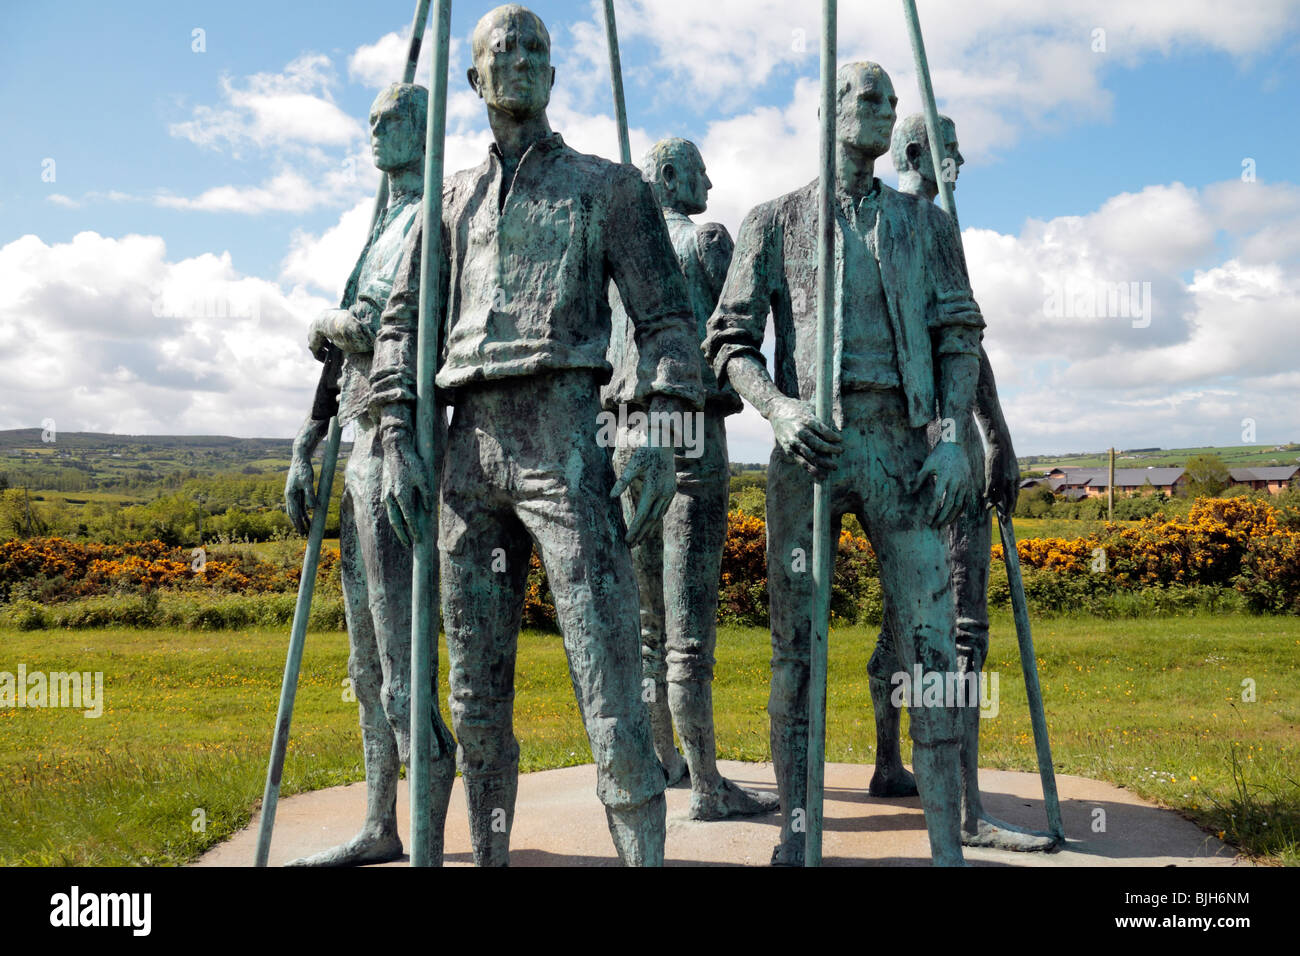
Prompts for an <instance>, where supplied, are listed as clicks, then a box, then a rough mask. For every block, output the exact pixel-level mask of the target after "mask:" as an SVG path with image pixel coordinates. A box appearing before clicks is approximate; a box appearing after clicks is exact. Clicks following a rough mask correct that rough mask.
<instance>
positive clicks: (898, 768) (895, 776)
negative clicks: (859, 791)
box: [867, 763, 920, 797]
mask: <svg viewBox="0 0 1300 956" xmlns="http://www.w3.org/2000/svg"><path fill="white" fill-rule="evenodd" d="M919 792H920V791H918V790H917V789H916V777H915V776H913V775H912V773H911V771H909V770H907V769H905V768H904V767H903V765H902V764H901V763H899V764H894V765H893V766H890V765H889V764H877V765H876V772H875V773H873V774H872V775H871V783H870V784H869V785H868V786H867V793H869V794H871V795H872V796H873V797H915V796H917V795H918V793H919Z"/></svg>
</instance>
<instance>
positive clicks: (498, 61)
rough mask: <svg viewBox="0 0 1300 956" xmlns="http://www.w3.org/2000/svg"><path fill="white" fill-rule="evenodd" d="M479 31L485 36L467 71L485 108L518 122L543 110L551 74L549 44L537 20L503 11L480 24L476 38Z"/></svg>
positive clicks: (552, 72)
mask: <svg viewBox="0 0 1300 956" xmlns="http://www.w3.org/2000/svg"><path fill="white" fill-rule="evenodd" d="M489 16H491V15H489ZM480 31H482V32H483V33H484V34H485V36H484V38H483V42H482V45H481V47H480V48H478V49H476V50H475V56H474V68H473V69H472V70H471V71H470V82H471V83H473V84H474V88H475V89H476V90H477V91H478V95H479V96H481V97H482V98H483V99H484V100H485V101H486V102H487V105H488V106H490V107H492V108H494V109H497V110H500V111H502V112H504V113H508V114H509V115H511V116H514V117H517V118H518V119H526V118H528V117H530V116H535V115H537V114H538V113H540V112H542V111H543V110H544V109H546V104H547V103H549V102H550V99H551V85H552V84H553V83H554V82H555V70H553V69H552V68H551V47H550V42H549V41H548V40H547V38H546V34H544V33H543V32H542V31H541V30H540V29H539V28H538V22H537V20H536V19H535V18H534V17H533V16H532V15H531V14H529V13H527V12H526V11H521V10H503V11H502V12H501V13H499V14H498V15H496V16H494V17H492V19H490V20H489V21H488V22H486V23H481V24H480V25H479V27H478V28H477V29H476V30H475V34H476V36H477V35H478V34H479V33H480Z"/></svg>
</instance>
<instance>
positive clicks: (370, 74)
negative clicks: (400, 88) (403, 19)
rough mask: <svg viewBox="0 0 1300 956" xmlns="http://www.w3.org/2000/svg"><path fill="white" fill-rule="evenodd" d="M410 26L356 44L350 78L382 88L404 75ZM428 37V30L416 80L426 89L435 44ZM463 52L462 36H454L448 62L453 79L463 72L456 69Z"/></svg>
mask: <svg viewBox="0 0 1300 956" xmlns="http://www.w3.org/2000/svg"><path fill="white" fill-rule="evenodd" d="M408 29H409V27H407V28H405V29H403V30H402V32H401V33H398V32H396V31H394V32H392V33H385V34H384V35H383V36H382V37H380V38H379V39H378V40H376V41H375V42H374V43H363V44H362V45H361V46H359V47H357V48H356V50H354V51H353V52H352V55H351V56H349V57H348V76H349V78H351V79H352V80H355V81H356V82H358V83H360V84H361V85H362V86H368V87H370V88H371V89H376V90H378V89H383V88H384V87H385V86H387V85H388V84H389V83H396V82H398V81H399V80H400V79H401V78H402V71H403V70H404V69H405V68H406V54H407V51H408V49H409V48H410V41H409V40H408V39H407V30H408ZM429 40H430V34H429V33H428V32H426V33H425V35H424V41H423V42H422V43H421V44H420V58H419V59H418V60H417V61H416V66H415V82H416V83H419V84H420V85H421V86H423V87H426V88H427V87H428V85H429V74H430V70H431V69H432V65H431V52H432V50H433V45H432V44H431V43H430V42H429ZM464 52H465V44H464V42H463V41H462V40H461V39H460V38H459V37H451V45H450V46H449V47H448V50H447V62H448V64H449V65H450V69H451V78H452V80H456V79H457V77H459V76H463V75H464V71H463V70H459V71H458V70H457V64H459V63H460V58H461V56H462V55H463V54H464Z"/></svg>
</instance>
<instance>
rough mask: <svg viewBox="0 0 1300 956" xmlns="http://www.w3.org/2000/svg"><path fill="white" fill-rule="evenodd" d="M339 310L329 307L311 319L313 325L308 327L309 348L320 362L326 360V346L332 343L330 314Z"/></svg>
mask: <svg viewBox="0 0 1300 956" xmlns="http://www.w3.org/2000/svg"><path fill="white" fill-rule="evenodd" d="M338 311H340V310H338V309H328V310H326V311H325V312H322V313H321V314H320V315H318V316H316V318H314V319H312V320H311V326H310V327H309V328H308V329H307V349H308V351H310V352H311V354H312V355H314V356H316V361H318V362H323V361H325V347H326V346H328V345H329V344H330V337H329V327H330V316H331V315H332V314H333V313H335V312H338Z"/></svg>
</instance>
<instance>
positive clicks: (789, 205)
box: [740, 179, 817, 235]
mask: <svg viewBox="0 0 1300 956" xmlns="http://www.w3.org/2000/svg"><path fill="white" fill-rule="evenodd" d="M809 216H811V217H812V218H813V220H814V221H815V220H816V217H817V180H815V179H814V180H813V181H812V182H810V183H808V184H807V185H806V186H800V187H799V188H798V189H795V190H793V191H791V192H788V193H786V194H785V195H783V196H777V197H776V198H775V199H769V200H767V202H761V203H759V204H758V205H757V206H755V207H754V208H753V209H751V210H750V211H749V212H748V213H747V214H746V216H745V221H744V222H742V223H741V226H740V232H741V235H746V234H752V233H753V232H755V231H758V232H761V233H764V234H768V233H771V232H773V231H774V230H782V231H784V230H785V229H788V228H790V227H791V226H797V225H798V224H799V223H800V222H802V221H804V220H806V219H808V218H809Z"/></svg>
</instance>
